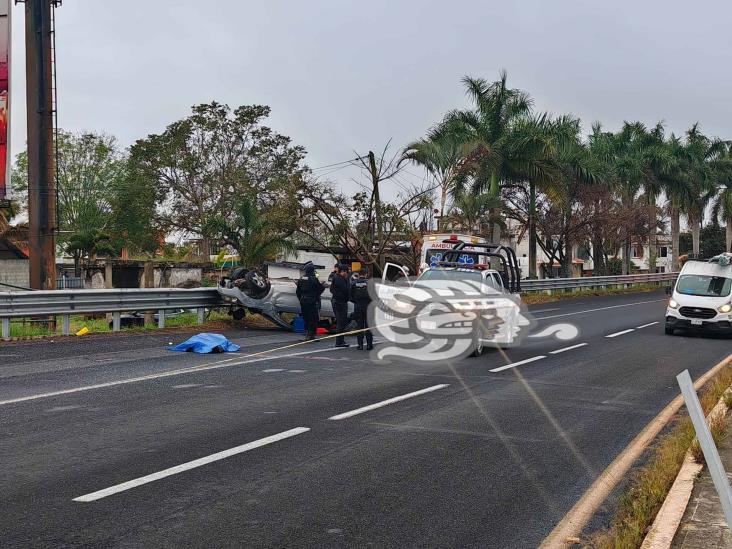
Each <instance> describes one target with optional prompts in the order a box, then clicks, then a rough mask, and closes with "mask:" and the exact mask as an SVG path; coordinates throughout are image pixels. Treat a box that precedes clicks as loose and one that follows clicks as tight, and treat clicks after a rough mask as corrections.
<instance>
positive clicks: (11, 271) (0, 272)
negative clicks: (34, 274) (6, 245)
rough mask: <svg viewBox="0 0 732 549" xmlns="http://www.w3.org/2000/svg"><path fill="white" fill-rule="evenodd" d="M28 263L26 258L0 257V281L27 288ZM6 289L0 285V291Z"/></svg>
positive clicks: (28, 283) (28, 280)
mask: <svg viewBox="0 0 732 549" xmlns="http://www.w3.org/2000/svg"><path fill="white" fill-rule="evenodd" d="M28 263H29V262H28V260H27V259H0V282H3V283H5V284H12V285H13V286H22V287H23V288H28V287H29V286H30V274H29V272H28V268H29V267H28ZM8 289H9V288H7V287H6V288H2V287H0V291H7V290H8Z"/></svg>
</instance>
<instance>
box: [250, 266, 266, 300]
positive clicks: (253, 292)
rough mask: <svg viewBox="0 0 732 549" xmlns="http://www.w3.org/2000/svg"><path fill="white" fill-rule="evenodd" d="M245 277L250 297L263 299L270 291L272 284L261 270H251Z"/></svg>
mask: <svg viewBox="0 0 732 549" xmlns="http://www.w3.org/2000/svg"><path fill="white" fill-rule="evenodd" d="M244 278H245V279H246V281H247V286H248V291H247V294H248V295H249V297H252V298H254V299H261V298H263V297H264V296H266V295H267V294H268V293H269V289H270V287H271V284H270V282H269V280H267V277H266V276H264V273H262V272H261V271H255V270H252V271H249V272H248V273H247V274H246V275H245V277H244Z"/></svg>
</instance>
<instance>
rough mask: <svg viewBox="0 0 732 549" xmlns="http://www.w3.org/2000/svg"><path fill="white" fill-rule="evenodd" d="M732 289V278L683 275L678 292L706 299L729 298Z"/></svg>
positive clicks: (680, 278) (678, 285)
mask: <svg viewBox="0 0 732 549" xmlns="http://www.w3.org/2000/svg"><path fill="white" fill-rule="evenodd" d="M730 289H732V278H725V277H723V276H709V275H691V274H688V275H681V277H679V282H678V283H677V284H676V291H677V292H679V293H680V294H685V295H699V296H705V297H723V296H728V295H729V292H730Z"/></svg>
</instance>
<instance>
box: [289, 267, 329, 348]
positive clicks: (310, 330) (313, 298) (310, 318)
mask: <svg viewBox="0 0 732 549" xmlns="http://www.w3.org/2000/svg"><path fill="white" fill-rule="evenodd" d="M323 290H325V286H323V283H322V282H320V280H318V278H317V277H316V276H315V266H314V265H312V264H309V265H305V274H304V276H303V277H301V278H300V279H299V280H298V281H297V290H295V295H297V299H298V300H300V312H301V313H302V318H303V320H304V321H305V334H306V335H305V340H306V341H308V340H311V339H315V331H316V329H317V327H318V303H319V302H320V294H322V293H323Z"/></svg>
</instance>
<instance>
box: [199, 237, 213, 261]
mask: <svg viewBox="0 0 732 549" xmlns="http://www.w3.org/2000/svg"><path fill="white" fill-rule="evenodd" d="M201 257H202V258H203V260H204V261H206V262H208V261H209V260H210V257H211V241H210V240H209V239H208V237H206V236H204V237H203V238H201Z"/></svg>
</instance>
